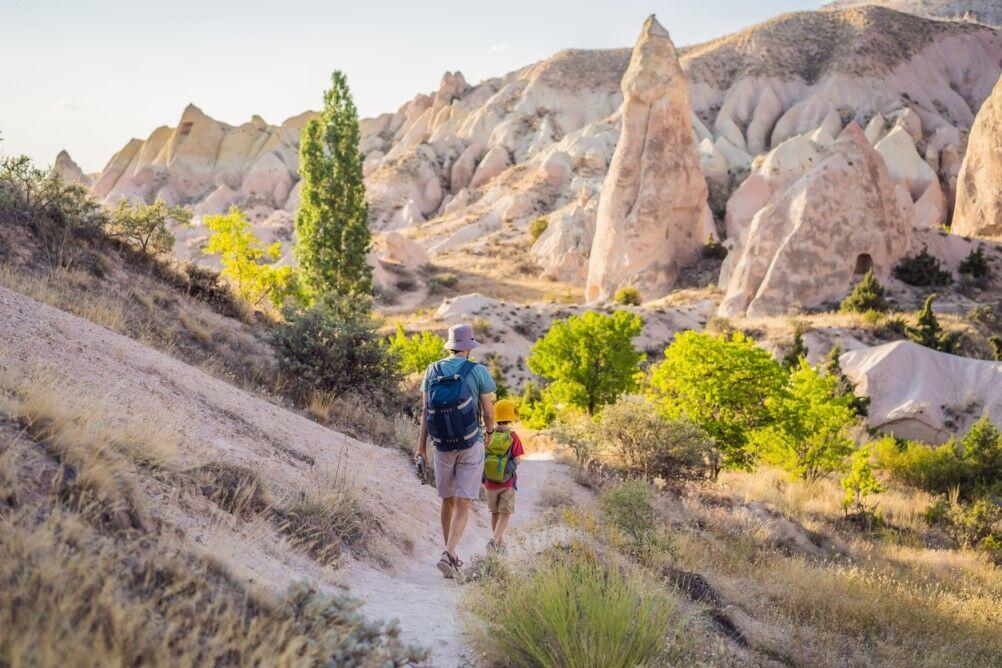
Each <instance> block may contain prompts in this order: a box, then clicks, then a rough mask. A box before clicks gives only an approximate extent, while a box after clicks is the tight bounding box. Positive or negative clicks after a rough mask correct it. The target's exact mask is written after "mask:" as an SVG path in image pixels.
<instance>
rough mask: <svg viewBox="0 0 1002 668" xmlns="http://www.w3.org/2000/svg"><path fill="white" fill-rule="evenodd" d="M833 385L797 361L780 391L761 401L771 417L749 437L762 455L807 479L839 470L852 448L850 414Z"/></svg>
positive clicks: (852, 417)
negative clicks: (766, 423) (786, 383)
mask: <svg viewBox="0 0 1002 668" xmlns="http://www.w3.org/2000/svg"><path fill="white" fill-rule="evenodd" d="M837 385H838V381H837V380H836V379H835V378H834V377H832V376H831V375H825V374H822V373H820V372H819V371H818V370H817V369H815V368H814V367H812V366H811V365H810V364H808V363H807V360H803V359H802V360H801V361H800V365H799V366H798V367H797V368H796V369H794V370H793V371H792V372H791V373H790V380H789V384H788V386H787V388H786V391H784V392H781V393H777V394H775V395H773V396H771V397H767V398H766V399H765V405H766V408H767V409H768V410H769V412H770V414H771V421H770V423H769V424H768V425H766V426H764V427H762V428H760V429H758V430H756V431H755V432H754V433H753V434H752V436H751V440H752V443H753V445H754V447H755V449H756V450H757V451H758V452H760V453H761V455H762V458H763V459H764V460H766V461H768V462H771V463H773V464H776V465H777V466H780V467H781V468H783V469H784V470H786V471H788V472H789V473H790V474H791V475H793V476H795V477H797V478H806V479H807V480H815V479H817V478H818V477H819V476H820V475H821V474H823V473H826V472H829V471H835V470H838V469H840V468H841V467H842V462H843V460H844V459H845V457H846V456H847V455H848V454H849V453H851V452H852V448H853V442H852V439H850V438H849V437H848V429H849V427H850V426H851V425H852V424H854V423H855V419H856V412H855V411H854V410H853V409H852V408H851V406H850V403H851V401H850V399H849V397H847V396H845V395H841V394H839V393H838V388H837Z"/></svg>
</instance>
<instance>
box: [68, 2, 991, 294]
mask: <svg viewBox="0 0 1002 668" xmlns="http://www.w3.org/2000/svg"><path fill="white" fill-rule="evenodd" d="M669 28H670V26H669ZM629 55H630V51H629V50H628V49H613V50H598V51H594V50H568V51H562V52H560V53H558V54H556V55H555V56H553V57H552V58H549V59H547V60H545V61H542V62H539V63H536V64H534V65H531V66H528V67H526V68H523V69H521V70H518V71H515V72H512V73H509V74H507V75H505V76H503V77H497V78H494V79H489V80H486V81H483V82H481V83H480V84H477V85H473V86H471V85H469V84H468V83H467V82H466V81H465V79H464V78H463V76H462V74H460V73H458V72H457V73H447V74H446V75H445V76H444V77H443V79H442V83H441V86H440V88H439V90H438V91H436V92H434V93H431V94H427V95H425V94H421V95H418V96H416V97H415V98H414V99H413V100H411V101H410V102H408V103H406V104H405V105H403V106H402V107H401V108H400V109H398V110H397V111H396V112H395V113H387V114H383V115H381V116H379V117H377V118H372V119H365V120H363V121H362V123H361V130H362V140H361V144H360V145H361V150H362V152H363V154H364V155H365V170H366V174H367V186H368V196H369V200H370V208H371V213H372V226H373V228H374V229H375V230H377V231H380V230H400V231H403V232H404V233H405V234H407V235H408V236H411V237H414V238H417V239H419V240H421V242H422V244H423V245H424V246H425V247H426V248H427V249H428V250H429V252H430V253H431V255H432V257H433V258H435V257H436V256H437V257H438V258H443V257H445V258H448V257H449V256H450V255H451V256H460V257H461V256H464V255H465V254H468V253H470V252H473V253H480V252H482V251H483V250H484V249H485V248H486V247H487V245H488V244H491V245H494V244H498V243H500V244H502V245H503V244H505V243H506V242H511V243H513V244H514V245H516V246H520V247H522V249H523V251H524V241H523V240H524V239H525V237H524V232H523V230H524V229H525V227H526V225H527V224H528V222H529V221H530V220H532V219H534V218H536V217H538V216H542V215H546V216H547V217H548V220H549V226H548V229H547V231H546V233H545V234H543V235H542V237H541V238H540V239H539V240H538V241H537V242H536V243H535V245H534V247H533V249H532V253H533V259H534V260H535V261H536V263H537V264H538V265H539V268H538V269H537V271H542V273H543V275H544V276H545V277H549V278H555V279H559V280H565V281H569V282H572V283H574V284H576V285H580V284H582V283H583V279H584V273H585V270H586V266H587V255H588V252H589V250H590V247H591V239H592V236H593V233H594V222H595V213H596V206H597V200H598V194H599V190H600V188H601V183H602V180H603V178H604V176H605V173H606V170H607V169H608V165H609V160H610V159H611V156H612V153H613V151H614V149H615V145H616V142H617V141H618V138H619V132H620V123H619V118H618V115H617V113H616V112H617V110H618V108H619V106H620V104H621V102H622V94H621V92H620V80H621V78H622V75H623V73H624V71H625V69H626V66H627V63H628V60H629ZM680 58H681V64H682V66H683V70H684V72H685V74H686V77H687V79H688V83H689V89H690V99H691V103H692V108H693V124H694V130H695V133H696V137H697V141H698V142H699V152H700V158H701V166H702V171H703V173H704V175H705V176H706V177H707V181H708V185H709V188H710V204H711V207H712V208H713V210H714V212H715V214H716V216H717V218H718V224H719V222H720V219H721V218H722V217H723V209H724V203H725V202H726V201H727V198H728V196H729V194H730V193H731V192H732V191H733V190H734V188H735V187H736V186H737V185H739V184H740V183H741V182H742V181H743V179H744V178H745V177H746V176H747V175H748V174H749V172H750V171H751V170H752V169H753V163H754V164H755V165H758V164H759V163H760V162H761V161H758V162H756V160H755V159H756V156H759V155H761V154H763V153H766V152H767V151H769V150H771V149H773V148H776V147H777V146H778V145H779V144H781V143H782V142H783V141H785V140H787V139H791V138H794V137H797V136H799V135H806V136H809V137H811V140H812V141H814V142H818V143H820V144H821V145H823V144H824V143H825V142H826V141H827V138H832V139H833V138H834V137H835V136H836V135H837V134H838V132H839V131H840V130H841V129H842V128H843V127H844V125H845V124H846V123H847V122H848V121H849V120H856V121H858V122H859V123H860V124H861V125H867V124H869V126H868V128H867V129H868V132H867V134H868V137H869V138H870V139H871V142H872V143H877V142H878V141H879V140H880V139H882V138H883V137H884V135H885V134H893V136H892V137H891V140H889V141H888V142H887V143H886V144H885V145H884V146H883V148H881V147H879V146H878V151H879V152H881V154H882V155H883V156H884V158H885V160H888V161H889V169H890V171H891V175H892V177H895V178H901V179H906V178H911V177H912V176H915V175H916V174H917V175H919V176H921V177H922V179H923V180H922V183H923V184H924V185H926V186H928V185H929V184H930V183H931V182H932V181H938V182H939V184H940V185H941V190H942V191H943V194H941V195H940V196H939V197H931V196H930V197H929V198H927V199H935V200H937V201H938V200H944V201H942V202H941V203H940V204H939V205H938V206H936V207H935V209H934V210H933V211H931V212H927V213H926V218H928V219H929V220H930V224H936V223H942V222H946V218H947V211H948V207H949V202H950V200H951V198H952V196H953V187H954V184H955V179H956V175H957V172H958V171H959V167H960V161H961V159H962V156H963V151H964V143H965V137H964V133H965V132H966V131H967V130H968V129H969V128H970V125H971V123H972V122H973V119H974V115H975V113H976V111H977V109H978V107H979V106H980V104H981V102H982V101H983V100H984V99H985V98H986V97H987V96H988V94H989V93H990V91H991V89H992V86H993V85H994V84H995V82H996V80H997V79H998V76H999V72H1000V70H1002V36H1000V34H999V32H998V31H997V30H995V29H993V28H990V27H985V26H978V25H972V24H967V23H955V22H937V21H931V20H929V19H925V18H920V17H917V16H913V15H910V14H903V13H899V12H895V11H891V10H888V9H884V8H879V7H863V8H858V9H849V10H843V11H827V12H800V13H793V14H785V15H782V16H780V17H778V18H776V19H773V20H770V21H767V22H765V23H762V24H759V25H757V26H754V27H752V28H749V29H747V30H744V31H742V32H739V33H736V34H733V35H730V36H727V37H723V38H721V39H717V40H714V41H711V42H708V43H706V44H702V45H697V46H693V47H689V48H684V49H681V50H680ZM308 117H309V112H308V113H305V114H302V115H300V116H297V117H294V118H292V119H289V120H287V121H285V122H284V123H282V124H281V125H280V126H277V127H276V126H270V125H267V124H266V123H265V122H264V121H263V120H262V119H260V118H259V117H255V118H254V119H253V120H252V121H250V122H248V123H245V124H243V125H240V126H235V127H234V126H229V125H226V124H223V123H219V122H217V121H215V120H213V119H211V118H209V117H207V116H205V115H204V114H203V113H202V112H201V111H200V110H198V109H197V108H196V107H194V106H189V107H188V108H187V109H185V112H184V114H183V115H182V118H181V120H180V123H179V125H178V126H177V127H176V128H169V127H166V126H165V127H161V128H158V129H157V130H155V131H154V132H153V133H152V134H151V136H150V137H149V138H148V139H147V140H146V141H140V140H137V139H134V140H131V141H130V142H129V143H128V144H127V145H126V146H125V147H124V148H123V149H122V150H121V151H119V153H117V154H116V155H115V156H114V157H113V158H112V160H111V161H110V162H109V164H108V166H107V167H106V168H105V169H104V171H103V172H102V173H101V174H100V175H99V176H97V177H96V178H95V179H94V182H93V185H92V188H93V190H94V192H95V193H96V194H97V195H99V196H100V197H102V198H105V199H106V201H109V202H112V201H115V200H116V199H118V198H119V197H123V196H124V197H134V198H141V199H147V200H149V199H152V198H154V197H163V198H164V199H166V200H167V201H169V202H180V203H185V204H189V205H192V206H193V207H194V208H195V211H196V214H208V213H216V212H221V211H223V210H225V209H226V208H227V207H229V206H230V205H231V204H237V205H239V206H241V207H242V208H245V209H247V210H249V212H250V215H251V218H252V220H253V221H254V222H255V225H256V226H257V230H258V233H259V234H261V235H262V236H263V237H264V238H265V239H267V240H269V241H271V240H276V239H277V240H289V239H291V235H292V229H291V228H292V219H293V213H294V211H295V209H296V207H297V206H298V201H299V198H298V190H297V181H298V176H297V174H296V161H297V148H298V134H299V129H300V128H301V127H302V125H303V123H305V121H306V120H307V119H308ZM896 126H901V127H902V128H903V129H904V130H906V131H907V133H906V135H905V136H901V135H902V133H901V132H897V133H890V132H889V131H890V130H893V129H894V127H896ZM821 128H824V132H823V133H822V134H820V135H817V131H819V130H820V129H821ZM814 135H817V136H814ZM805 139H806V137H805ZM779 157H781V156H779ZM777 159H778V158H777ZM62 162H63V163H67V164H70V163H71V161H67V160H65V159H63V160H62ZM773 162H776V160H773ZM69 171H70V172H71V173H76V172H75V170H72V168H69ZM930 175H931V176H930ZM936 177H938V178H936ZM911 185H914V183H911ZM937 189H939V188H937ZM913 190H915V188H913ZM923 194H924V193H923V192H915V193H913V195H914V198H915V199H916V200H918V199H919V198H920V197H921V196H922V195H923ZM178 236H179V238H178V246H177V248H176V251H177V252H178V253H179V254H180V255H182V256H186V257H198V256H199V254H198V252H197V248H198V247H199V246H200V244H201V242H202V240H203V238H204V230H203V229H200V228H195V229H194V230H189V231H183V232H182V233H181V234H179V235H178ZM286 246H287V250H288V247H290V246H291V244H286ZM454 261H458V260H455V259H454Z"/></svg>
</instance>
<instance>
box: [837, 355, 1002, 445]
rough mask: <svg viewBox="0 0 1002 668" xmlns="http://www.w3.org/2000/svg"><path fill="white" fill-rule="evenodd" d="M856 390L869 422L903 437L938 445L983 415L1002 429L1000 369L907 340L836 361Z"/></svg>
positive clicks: (1000, 366) (985, 361) (981, 361)
mask: <svg viewBox="0 0 1002 668" xmlns="http://www.w3.org/2000/svg"><path fill="white" fill-rule="evenodd" d="M839 361H840V364H841V365H842V369H843V370H844V371H845V373H846V375H848V376H849V378H850V379H851V380H852V381H853V382H854V383H855V384H856V391H857V392H859V393H861V394H866V395H867V396H869V397H870V406H869V415H868V416H867V422H868V423H869V424H870V426H871V427H874V428H876V429H880V430H882V431H887V432H890V433H892V434H894V435H895V436H899V437H901V438H911V439H917V440H920V441H923V442H926V443H942V442H943V441H946V440H947V439H949V438H950V437H951V436H954V435H955V434H957V433H962V432H964V431H965V430H966V429H967V428H968V427H969V426H970V425H971V423H972V422H973V421H974V420H976V419H977V418H979V417H981V415H982V414H983V413H984V412H985V411H987V412H988V414H989V415H990V416H991V417H992V419H993V420H994V421H995V423H996V424H1000V425H1002V421H1000V417H1002V364H998V363H997V362H990V361H987V360H975V359H970V358H967V357H958V356H957V355H948V354H947V353H941V352H939V351H936V350H932V349H930V348H925V347H923V346H920V345H918V344H917V343H912V342H911V341H895V342H893V343H885V344H884V345H881V346H873V347H870V348H861V349H859V350H853V351H850V352H847V353H845V354H843V355H842V357H841V358H839Z"/></svg>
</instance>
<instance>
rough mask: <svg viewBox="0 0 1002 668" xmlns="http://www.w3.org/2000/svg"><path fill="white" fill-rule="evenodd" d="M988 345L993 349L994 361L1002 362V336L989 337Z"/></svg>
mask: <svg viewBox="0 0 1002 668" xmlns="http://www.w3.org/2000/svg"><path fill="white" fill-rule="evenodd" d="M988 344H989V345H990V346H991V347H992V359H994V360H995V361H996V362H1002V336H995V335H992V336H989V337H988Z"/></svg>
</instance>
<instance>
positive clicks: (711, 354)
mask: <svg viewBox="0 0 1002 668" xmlns="http://www.w3.org/2000/svg"><path fill="white" fill-rule="evenodd" d="M786 380H787V373H786V370H785V369H784V368H783V366H782V365H781V364H780V363H779V362H777V361H776V359H775V358H773V356H772V355H770V354H769V353H768V352H766V351H765V350H763V349H762V348H759V347H758V346H756V345H755V343H754V341H752V340H751V339H750V338H748V337H746V336H745V335H744V334H741V333H740V332H738V333H735V334H733V335H732V336H731V337H729V338H728V337H725V336H721V335H717V336H714V335H712V334H705V333H701V332H695V331H685V332H681V333H679V334H677V335H676V336H675V340H674V341H673V342H672V344H671V345H670V346H668V348H667V349H666V350H665V357H664V360H663V361H662V362H661V363H660V364H658V365H656V366H655V367H654V369H653V370H652V372H651V376H650V380H649V382H648V383H647V386H646V388H645V394H646V396H647V397H648V399H650V400H651V401H652V402H653V403H654V405H655V406H657V407H658V408H659V409H660V410H661V412H662V414H663V415H665V416H666V417H669V418H680V417H686V418H688V419H689V420H691V421H692V422H694V423H696V424H697V425H699V426H700V427H702V428H703V429H704V430H705V431H706V432H707V433H708V434H709V435H710V437H711V438H712V439H713V442H714V445H715V447H716V449H717V451H719V452H720V453H721V455H722V462H718V461H717V458H716V457H715V458H714V462H713V463H712V467H713V475H714V476H716V473H717V471H718V470H719V466H720V464H721V463H722V464H723V465H724V466H729V467H738V468H748V467H750V466H751V464H752V462H753V461H754V453H753V452H752V451H751V450H749V449H748V448H747V445H748V435H749V433H751V432H752V431H754V430H755V429H758V428H760V427H763V426H765V425H766V424H768V423H769V421H770V419H771V417H770V413H769V410H768V409H767V408H766V405H765V400H766V399H768V398H770V397H776V396H779V395H780V393H781V392H782V391H783V388H784V386H785V384H786Z"/></svg>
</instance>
